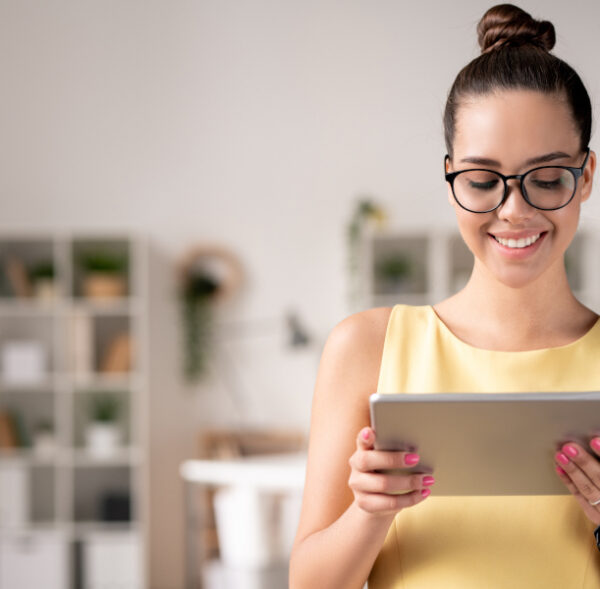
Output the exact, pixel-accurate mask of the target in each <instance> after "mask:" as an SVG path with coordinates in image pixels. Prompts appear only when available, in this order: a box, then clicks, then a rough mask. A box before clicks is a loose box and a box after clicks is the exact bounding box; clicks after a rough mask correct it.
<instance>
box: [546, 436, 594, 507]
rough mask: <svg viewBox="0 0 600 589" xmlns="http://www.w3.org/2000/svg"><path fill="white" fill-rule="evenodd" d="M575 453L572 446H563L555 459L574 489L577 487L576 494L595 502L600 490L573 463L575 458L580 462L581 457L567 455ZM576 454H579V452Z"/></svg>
mask: <svg viewBox="0 0 600 589" xmlns="http://www.w3.org/2000/svg"><path fill="white" fill-rule="evenodd" d="M563 450H564V451H563ZM575 451H576V450H575V448H574V445H573V444H568V445H565V446H563V448H562V450H561V451H559V452H557V453H556V455H555V459H556V461H557V462H558V465H559V466H560V467H561V468H562V470H563V471H564V472H565V473H566V474H567V475H568V476H569V479H571V481H572V483H573V484H574V485H575V487H577V491H578V493H580V494H581V495H582V496H583V497H584V498H585V499H586V501H588V502H589V501H595V500H596V499H598V494H599V493H600V490H599V489H598V487H597V486H596V485H595V484H594V483H593V482H592V480H591V479H590V478H589V476H588V475H587V473H586V472H585V471H584V470H582V469H581V468H580V467H579V466H578V465H577V464H576V463H575V462H574V461H573V460H574V459H575V458H578V459H579V460H581V459H582V457H581V456H580V455H578V456H573V455H571V456H569V453H572V452H575ZM577 452H578V454H580V452H579V451H577Z"/></svg>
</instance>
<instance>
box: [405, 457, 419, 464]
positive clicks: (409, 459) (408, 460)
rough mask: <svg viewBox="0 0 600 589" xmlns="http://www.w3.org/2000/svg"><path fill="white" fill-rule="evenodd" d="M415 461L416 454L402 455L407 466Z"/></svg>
mask: <svg viewBox="0 0 600 589" xmlns="http://www.w3.org/2000/svg"><path fill="white" fill-rule="evenodd" d="M417 462H419V455H418V454H407V455H406V456H405V457H404V463H405V464H408V466H414V465H415V464H417Z"/></svg>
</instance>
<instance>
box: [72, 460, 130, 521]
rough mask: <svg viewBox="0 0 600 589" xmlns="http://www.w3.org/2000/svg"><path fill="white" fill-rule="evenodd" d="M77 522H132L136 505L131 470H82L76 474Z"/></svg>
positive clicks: (99, 467) (123, 467)
mask: <svg viewBox="0 0 600 589" xmlns="http://www.w3.org/2000/svg"><path fill="white" fill-rule="evenodd" d="M74 491H75V492H74V514H73V515H74V521H75V522H76V523H85V522H100V523H109V522H110V523H113V522H121V523H123V522H129V521H131V520H132V513H133V509H132V508H133V507H134V506H133V505H132V491H131V468H129V467H127V466H99V465H97V466H89V467H84V466H79V467H76V468H75V472H74Z"/></svg>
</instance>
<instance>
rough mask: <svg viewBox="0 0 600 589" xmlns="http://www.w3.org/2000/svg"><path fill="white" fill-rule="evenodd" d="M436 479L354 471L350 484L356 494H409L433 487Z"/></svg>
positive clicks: (420, 475) (416, 475) (418, 475)
mask: <svg viewBox="0 0 600 589" xmlns="http://www.w3.org/2000/svg"><path fill="white" fill-rule="evenodd" d="M434 483H435V479H434V478H433V477H432V476H431V475H422V474H410V475H388V474H379V473H361V472H358V471H353V472H352V474H351V475H350V479H349V481H348V484H349V485H350V487H351V488H352V489H353V490H354V491H355V492H362V493H387V494H394V493H407V492H410V491H415V490H420V489H424V488H428V487H431V486H432V485H433V484H434Z"/></svg>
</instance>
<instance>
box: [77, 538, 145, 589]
mask: <svg viewBox="0 0 600 589" xmlns="http://www.w3.org/2000/svg"><path fill="white" fill-rule="evenodd" d="M140 566H141V547H140V542H139V539H138V538H137V536H136V535H134V534H130V533H124V532H95V533H93V534H89V536H88V537H87V538H86V540H85V541H84V543H83V587H84V589H106V588H108V587H127V589H141V587H142V583H141V579H140Z"/></svg>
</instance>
